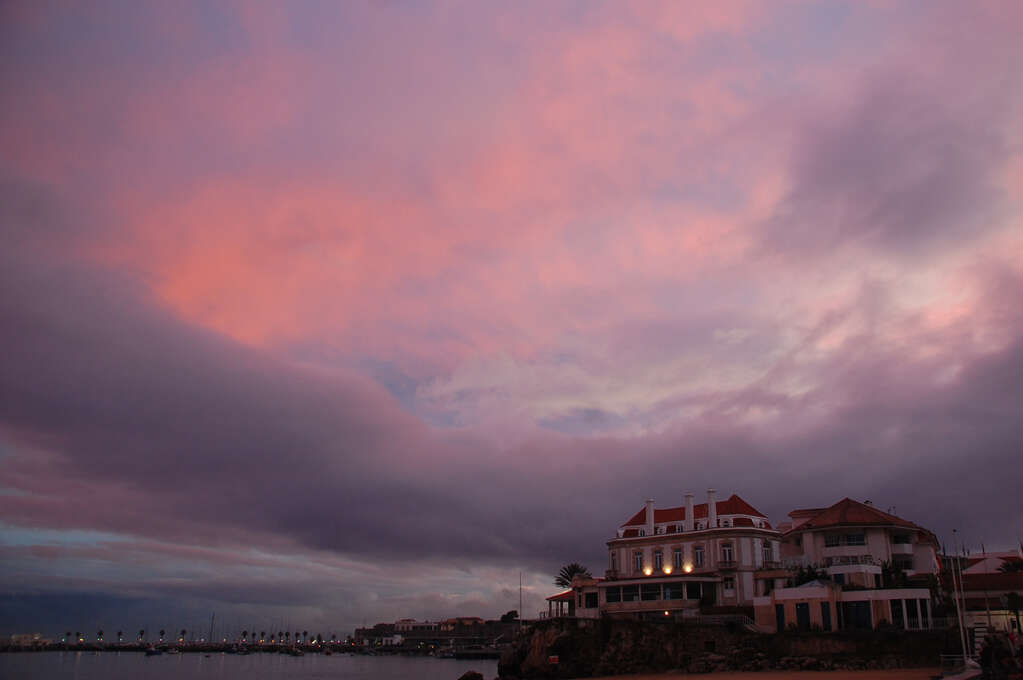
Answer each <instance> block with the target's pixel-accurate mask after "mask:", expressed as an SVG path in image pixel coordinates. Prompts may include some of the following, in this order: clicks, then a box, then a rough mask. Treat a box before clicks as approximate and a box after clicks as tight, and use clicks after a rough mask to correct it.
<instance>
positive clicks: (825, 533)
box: [547, 489, 939, 632]
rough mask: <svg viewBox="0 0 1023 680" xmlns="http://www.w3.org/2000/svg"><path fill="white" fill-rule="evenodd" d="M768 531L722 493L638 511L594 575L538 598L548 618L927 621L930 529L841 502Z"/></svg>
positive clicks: (757, 516)
mask: <svg viewBox="0 0 1023 680" xmlns="http://www.w3.org/2000/svg"><path fill="white" fill-rule="evenodd" d="M790 517H791V519H792V521H791V522H790V523H785V524H782V525H781V526H779V527H778V528H775V527H772V526H771V524H770V523H769V522H768V519H767V517H766V516H765V515H763V514H762V513H761V512H759V511H758V510H757V509H756V508H754V507H753V506H752V505H750V504H749V503H748V502H746V501H745V500H743V499H742V498H740V497H739V496H737V495H735V494H733V495H731V496H730V497H728V498H727V499H725V500H718V499H717V494H716V492H715V491H714V490H713V489H710V490H708V491H707V501H706V502H705V503H699V504H696V503H694V497H693V494H685V496H684V501H683V503H682V504H681V505H679V506H677V507H669V508H655V507H654V502H653V501H652V500H648V501H647V502H646V506H645V507H644V508H643V509H641V510H640V511H639V512H637V513H636V514H635V515H633V516H632V517H631V518H630V519H629V520H628V521H626V522H625V523H624V524H622V525H621V526H620V527H619V528H618V531H617V534H616V536H615V538H613V539H611V540H609V541H608V542H607V547H608V565H607V570H606V572H605V575H604V577H603V578H592V577H590V578H584V577H576V578H575V579H574V580H573V581H572V587H571V588H570V589H569V590H566V591H564V592H562V593H558V594H557V595H553V596H551V597H549V598H547V600H548V614H549V615H551V616H555V615H558V616H566V615H567V616H575V617H579V618H599V617H602V616H606V617H617V618H633V619H646V620H662V621H663V620H686V619H697V618H698V617H707V616H721V615H732V616H736V615H745V616H746V617H748V623H749V624H750V625H751V626H755V627H756V628H757V629H758V630H761V631H765V632H774V631H777V630H784V629H787V628H791V627H794V628H802V629H810V628H819V629H820V630H836V629H842V628H876V627H878V626H880V625H882V624H883V623H886V624H889V625H893V626H898V627H899V628H907V629H912V628H930V627H932V625H933V617H932V614H931V612H932V606H931V590H930V585H931V584H932V583H933V582H934V581H935V578H936V575H937V574H938V572H939V565H938V557H937V556H938V542H937V540H936V539H935V537H934V534H933V533H931V532H930V531H928V530H927V529H924V528H922V527H920V526H918V525H916V524H914V523H912V522H909V521H907V520H904V519H902V518H900V517H897V516H895V515H893V514H889V513H886V512H882V511H881V510H878V509H877V508H875V507H873V506H872V505H871V504H870V503H869V502H867V503H859V502H857V501H853V500H851V499H848V498H846V499H843V500H841V501H839V502H838V503H835V504H834V505H832V506H831V507H828V508H815V509H807V510H793V511H792V512H791V513H790Z"/></svg>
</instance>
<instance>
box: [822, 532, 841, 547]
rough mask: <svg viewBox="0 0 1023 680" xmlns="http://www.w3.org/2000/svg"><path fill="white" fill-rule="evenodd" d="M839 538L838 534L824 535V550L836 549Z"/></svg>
mask: <svg viewBox="0 0 1023 680" xmlns="http://www.w3.org/2000/svg"><path fill="white" fill-rule="evenodd" d="M840 538H841V537H840V536H839V535H838V534H826V535H825V536H824V547H825V548H836V547H838V544H839V542H840V540H839V539H840Z"/></svg>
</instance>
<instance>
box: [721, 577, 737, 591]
mask: <svg viewBox="0 0 1023 680" xmlns="http://www.w3.org/2000/svg"><path fill="white" fill-rule="evenodd" d="M723 583H724V587H725V592H728V591H734V590H735V579H734V578H732V577H731V576H729V577H727V578H726V579H725V580H724V581H723Z"/></svg>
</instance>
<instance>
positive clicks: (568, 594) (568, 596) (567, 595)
mask: <svg viewBox="0 0 1023 680" xmlns="http://www.w3.org/2000/svg"><path fill="white" fill-rule="evenodd" d="M547 600H549V601H552V602H553V601H557V600H561V601H565V600H567V601H569V602H571V601H572V589H571V588H569V589H568V590H563V591H562V592H560V593H558V594H557V595H551V596H550V597H548V598H547Z"/></svg>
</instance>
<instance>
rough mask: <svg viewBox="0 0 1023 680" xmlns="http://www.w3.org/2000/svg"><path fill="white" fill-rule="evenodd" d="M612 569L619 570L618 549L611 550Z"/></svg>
mask: <svg viewBox="0 0 1023 680" xmlns="http://www.w3.org/2000/svg"><path fill="white" fill-rule="evenodd" d="M611 571H618V551H617V550H612V551H611Z"/></svg>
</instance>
